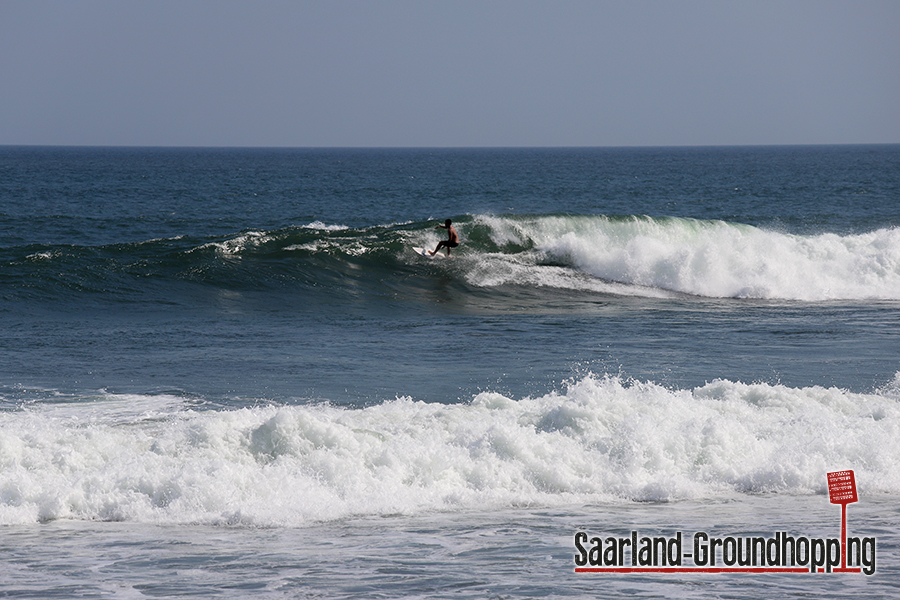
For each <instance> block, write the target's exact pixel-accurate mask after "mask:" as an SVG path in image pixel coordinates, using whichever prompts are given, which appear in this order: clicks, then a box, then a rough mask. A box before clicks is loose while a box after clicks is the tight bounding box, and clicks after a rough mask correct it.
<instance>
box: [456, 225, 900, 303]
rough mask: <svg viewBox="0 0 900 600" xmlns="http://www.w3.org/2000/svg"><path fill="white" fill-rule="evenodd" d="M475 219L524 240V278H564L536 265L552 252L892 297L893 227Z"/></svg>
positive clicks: (770, 288)
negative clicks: (808, 230)
mask: <svg viewBox="0 0 900 600" xmlns="http://www.w3.org/2000/svg"><path fill="white" fill-rule="evenodd" d="M476 223H477V224H479V225H484V226H486V227H488V229H489V232H490V236H491V239H492V241H493V242H494V243H495V244H496V245H497V246H499V247H501V248H502V247H504V246H506V245H508V244H515V245H520V246H531V247H532V248H533V250H530V251H528V252H522V253H520V257H521V259H522V260H525V261H528V262H529V263H530V267H529V268H530V269H531V270H532V271H533V272H534V274H533V275H532V277H531V278H530V279H538V280H541V281H543V282H545V285H550V286H563V287H568V285H567V282H562V281H561V280H560V279H559V278H558V277H557V276H556V275H555V274H554V273H552V272H548V269H547V268H546V267H545V266H542V263H546V262H552V261H557V262H561V263H564V264H567V265H571V266H572V268H573V269H575V270H577V271H579V272H581V273H585V274H589V275H591V276H594V277H598V278H600V279H602V280H607V281H614V282H619V283H621V284H629V285H633V286H642V287H644V288H646V289H659V290H671V291H676V292H682V293H687V294H694V295H699V296H707V297H726V298H732V297H747V298H765V299H795V300H814V301H815V300H832V299H891V300H896V299H900V229H898V228H890V229H879V230H877V231H872V232H868V233H864V234H858V235H837V234H831V233H823V234H820V235H807V236H804V235H793V234H788V233H782V232H777V231H770V230H765V229H760V228H757V227H752V226H749V225H739V224H734V223H726V222H722V221H698V220H692V219H676V218H668V219H652V218H649V217H634V218H632V219H609V218H606V217H599V216H598V217H584V216H580V217H556V216H546V217H535V218H532V219H523V218H515V219H513V218H504V217H492V216H482V217H477V218H476ZM494 275H495V277H493V278H484V277H481V278H479V277H478V276H475V277H473V281H472V283H474V284H476V285H495V284H496V283H497V281H499V280H501V279H502V280H503V281H504V282H508V283H512V282H513V280H512V278H504V277H503V274H502V268H501V269H500V270H498V272H497V273H494ZM516 276H517V277H519V278H521V274H516ZM568 281H569V282H572V281H575V279H574V278H569V280H568ZM576 287H577V286H576Z"/></svg>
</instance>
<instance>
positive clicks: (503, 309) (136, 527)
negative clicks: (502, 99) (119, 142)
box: [0, 145, 900, 599]
mask: <svg viewBox="0 0 900 600" xmlns="http://www.w3.org/2000/svg"><path fill="white" fill-rule="evenodd" d="M448 218H449V219H452V221H453V225H454V227H455V228H456V229H457V230H458V232H459V234H460V238H461V241H462V243H461V245H460V246H459V247H458V248H457V249H455V250H453V252H452V256H451V257H450V258H444V259H428V258H425V257H422V256H419V255H416V254H415V253H414V252H413V251H412V247H414V246H424V247H426V248H433V247H434V246H435V245H436V244H437V242H438V241H439V240H441V239H445V238H446V232H445V231H444V230H442V229H437V228H436V227H437V226H438V225H440V224H442V223H443V222H444V220H445V219H448ZM0 357H2V358H0V552H2V556H3V560H2V561H0V597H17V598H73V597H79V598H81V597H84V598H101V597H102V598H142V597H179V596H200V597H211V598H212V597H215V598H238V597H241V598H243V597H246V596H248V595H250V594H252V595H253V596H255V597H266V598H321V597H328V598H357V597H359V598H375V597H381V598H394V597H405V598H450V597H452V598H466V597H471V598H519V597H551V598H554V597H584V596H588V595H590V596H598V597H684V598H692V597H704V598H706V597H717V598H741V599H745V598H749V599H756V598H770V597H798V596H802V597H808V596H815V597H822V598H839V597H841V598H843V597H866V598H890V597H896V596H897V595H900V568H898V557H900V502H898V501H900V467H898V464H900V146H898V145H877V146H796V147H756V146H754V147H684V148H593V149H591V148H559V149H549V148H548V149H224V148H223V149H212V148H75V147H0ZM843 470H853V472H854V474H855V482H856V485H857V487H858V492H859V501H858V502H856V503H852V504H848V505H846V514H847V525H848V527H849V532H850V533H849V535H853V536H859V537H860V538H867V539H868V538H873V539H874V540H875V541H874V542H873V543H874V544H875V546H874V548H875V552H874V553H873V555H872V556H871V557H870V558H872V559H873V560H872V563H873V564H872V567H873V569H871V570H872V571H873V572H871V573H868V574H867V573H861V572H833V573H810V572H805V573H784V572H774V571H769V572H749V571H747V572H725V573H712V572H704V571H703V570H696V571H688V570H686V569H682V570H680V571H673V570H670V571H662V572H644V571H633V572H613V571H609V570H608V569H607V570H606V572H604V569H605V568H606V567H607V566H609V564H608V563H604V564H603V565H601V568H600V569H599V570H597V569H595V570H594V571H591V572H584V571H576V568H577V567H578V566H579V564H578V563H577V561H578V559H579V550H578V546H577V544H576V534H578V533H579V532H586V533H588V534H589V536H591V537H593V536H597V537H598V538H600V539H604V540H605V539H609V538H615V539H626V538H628V539H630V536H631V534H632V532H637V533H636V537H635V540H637V539H638V537H637V536H640V537H644V536H646V537H647V538H654V537H658V538H665V539H666V540H670V541H671V540H674V539H675V536H676V535H681V536H683V540H684V542H683V547H682V551H683V554H684V555H685V559H684V565H686V566H693V565H694V563H692V562H691V559H690V558H687V554H688V553H689V552H690V550H691V548H692V544H694V543H696V539H697V538H696V536H695V534H696V533H697V532H705V533H707V534H709V535H710V536H718V537H719V538H722V539H731V538H734V539H738V542H739V541H740V539H741V538H749V537H752V536H755V537H762V538H765V539H773V536H775V535H776V533H777V532H786V533H789V534H790V535H791V536H793V537H795V538H800V537H803V538H804V539H809V540H826V539H832V538H834V539H837V538H840V536H841V512H842V509H841V506H839V505H837V504H832V503H831V502H830V501H829V488H828V479H827V474H828V473H830V472H836V471H843ZM679 539H681V538H680V537H679ZM779 539H781V538H779ZM727 546H728V544H727V543H725V545H724V546H723V547H722V548H720V550H719V552H720V554H719V555H718V559H719V561H720V563H719V564H721V561H725V560H727V558H728V555H727V552H728V548H727ZM824 547H825V546H823V548H824ZM629 550H630V548H629ZM635 550H637V548H636V544H635ZM829 551H830V550H829ZM722 552H724V553H725V554H722ZM635 554H636V552H635ZM696 554H697V550H696V548H695V549H694V555H696ZM611 556H612V555H611V554H610V555H608V556H606V558H609V557H611ZM625 556H628V553H627V552H626V554H625ZM876 556H877V568H874V563H875V560H874V559H875V558H876ZM807 558H808V559H809V560H808V562H807V565H811V564H812V563H813V562H814V560H815V559H816V556H815V554H814V555H813V556H812V558H809V557H807ZM864 558H865V556H863V559H864ZM661 560H663V562H664V561H665V558H664V557H663V558H662V559H661ZM760 560H762V559H760ZM770 560H771V559H770ZM851 560H852V557H851ZM859 560H860V559H857V563H856V565H857V566H860V563H859ZM797 561H800V556H799V554H798V556H797ZM782 562H783V561H782ZM770 564H772V563H771V562H770ZM664 566H665V565H664ZM669 566H671V564H669ZM820 570H821V569H820ZM828 570H830V569H828Z"/></svg>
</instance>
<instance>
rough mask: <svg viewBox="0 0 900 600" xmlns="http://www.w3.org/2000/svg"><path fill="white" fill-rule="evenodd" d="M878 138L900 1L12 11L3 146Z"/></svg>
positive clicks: (33, 5)
mask: <svg viewBox="0 0 900 600" xmlns="http://www.w3.org/2000/svg"><path fill="white" fill-rule="evenodd" d="M885 142H887V143H900V1H897V0H884V1H868V0H852V1H849V0H847V1H841V2H834V1H829V0H809V1H806V0H797V1H781V2H772V1H767V0H745V1H741V2H731V1H727V0H713V1H690V0H678V1H675V0H673V1H643V0H621V1H616V2H606V1H584V2H579V1H567V0H552V1H545V2H535V1H528V0H515V1H503V0H495V1H489V0H481V1H468V0H446V1H428V0H416V1H401V0H383V1H376V0H366V1H352V0H327V1H324V0H323V1H321V2H318V1H317V2H312V1H310V2H303V1H290V2H288V1H266V0H256V1H236V0H214V1H212V0H211V1H193V0H179V1H175V0H171V1H167V0H152V1H151V0H148V1H137V0H134V1H130V0H110V1H100V0H70V1H47V0H0V144H88V145H95V144H103V145H175V146H183V145H191V146H223V145H225V146H621V145H626V146H630V145H694V144H822V143H825V144H827V143H885Z"/></svg>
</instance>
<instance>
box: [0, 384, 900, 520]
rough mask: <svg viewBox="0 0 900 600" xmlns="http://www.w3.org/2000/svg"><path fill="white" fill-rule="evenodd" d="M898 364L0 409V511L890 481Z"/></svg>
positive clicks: (108, 511)
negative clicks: (319, 401) (810, 376)
mask: <svg viewBox="0 0 900 600" xmlns="http://www.w3.org/2000/svg"><path fill="white" fill-rule="evenodd" d="M898 390H900V375H898V377H897V378H896V379H895V381H894V383H893V384H892V385H891V386H888V387H887V388H885V390H883V391H881V392H879V393H874V394H856V393H849V392H846V391H843V390H839V389H826V388H820V387H809V388H801V389H796V388H788V387H784V386H778V385H767V384H753V385H750V384H743V383H736V382H729V381H715V382H712V383H709V384H708V385H705V386H703V387H700V388H696V389H691V390H669V389H666V388H663V387H661V386H658V385H655V384H652V383H639V382H624V381H622V380H620V379H618V378H615V377H585V378H583V379H581V380H580V381H577V382H574V383H572V384H571V385H570V386H568V387H567V389H565V391H561V392H559V393H553V394H549V395H546V396H543V397H540V398H524V399H519V400H514V399H511V398H508V397H505V396H502V395H500V394H495V393H488V392H485V393H482V394H479V395H478V396H476V397H475V398H473V400H472V401H471V402H470V403H468V404H455V405H442V404H426V403H422V402H415V401H413V400H411V399H408V398H404V399H397V400H395V401H391V402H386V403H384V404H380V405H377V406H372V407H369V408H365V409H345V408H337V407H333V406H285V407H265V408H246V409H242V410H232V411H221V412H213V411H210V412H192V411H190V410H185V409H183V408H180V409H179V408H177V407H175V406H172V405H170V406H169V408H167V409H166V411H165V412H164V413H155V418H149V417H148V412H147V411H146V410H143V411H136V412H134V413H133V415H132V416H131V417H130V418H128V419H125V418H124V417H125V415H124V413H123V412H122V410H121V407H116V408H115V410H114V413H115V415H116V417H115V418H114V419H112V418H110V419H107V418H91V419H86V418H84V417H83V416H82V415H80V414H79V413H77V411H75V410H74V409H73V408H68V409H66V411H52V410H51V411H47V410H43V409H40V408H39V407H31V408H28V409H25V410H20V411H17V412H5V413H2V414H0V523H17V522H33V521H37V520H47V519H59V518H64V519H85V520H92V519H101V520H128V521H139V522H167V523H172V522H174V523H179V522H184V523H187V522H190V523H236V524H253V525H277V524H288V525H291V524H292V525H299V524H303V523H308V522H311V521H320V520H327V519H335V518H343V517H347V516H351V515H377V514H397V513H419V512H428V511H446V510H459V509H462V510H468V509H479V510H484V509H487V510H493V509H497V508H505V507H512V506H523V505H559V504H570V503H573V502H598V501H617V500H618V501H633V500H651V501H664V500H675V499H687V498H693V499H703V498H713V497H730V496H734V495H735V494H744V493H751V494H756V493H766V492H774V493H783V494H809V493H824V491H825V487H826V480H825V473H827V472H829V471H833V470H839V469H854V470H855V471H856V476H857V482H858V485H859V488H860V492H861V494H863V495H865V494H873V493H879V492H888V493H894V494H896V493H900V472H898V470H897V468H896V465H897V464H898V462H900V406H898V401H900V394H898Z"/></svg>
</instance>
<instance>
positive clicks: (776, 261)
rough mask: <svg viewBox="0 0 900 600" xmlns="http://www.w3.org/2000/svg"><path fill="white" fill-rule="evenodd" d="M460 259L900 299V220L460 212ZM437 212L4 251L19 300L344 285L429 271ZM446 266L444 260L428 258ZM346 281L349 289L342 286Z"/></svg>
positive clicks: (578, 281) (690, 290) (615, 287)
mask: <svg viewBox="0 0 900 600" xmlns="http://www.w3.org/2000/svg"><path fill="white" fill-rule="evenodd" d="M457 221H458V227H459V230H460V233H461V235H462V237H463V242H464V243H463V246H462V247H461V248H460V249H459V251H458V252H457V253H456V254H457V257H458V258H459V259H460V260H457V261H455V262H454V263H452V264H450V263H448V264H446V265H442V266H441V267H440V268H441V269H442V270H443V271H444V273H446V274H448V275H449V276H451V277H455V278H457V279H458V281H459V282H461V283H464V284H466V285H471V286H475V287H497V286H507V285H517V286H522V285H524V286H529V287H547V288H562V289H575V290H584V291H596V292H599V293H608V294H624V295H646V296H667V295H671V294H687V295H693V296H699V297H709V298H759V299H775V300H806V301H821V300H875V299H877V300H897V299H900V229H897V228H886V229H878V230H874V231H870V232H866V233H860V234H853V235H838V234H833V233H821V234H818V235H797V234H791V233H786V232H781V231H774V230H768V229H762V228H758V227H754V226H750V225H742V224H737V223H728V222H724V221H701V220H693V219H683V218H674V217H673V218H651V217H641V216H625V217H607V216H587V215H533V216H532V215H506V216H492V215H476V216H465V217H462V218H459V219H457ZM433 226H434V223H433V222H418V223H404V224H389V225H382V226H374V227H369V228H362V229H351V228H348V227H344V226H341V225H339V224H324V223H318V222H316V223H310V224H307V225H303V226H299V227H292V228H287V229H280V230H271V231H264V230H261V231H253V230H248V231H244V232H240V233H237V234H234V235H231V236H224V237H219V238H208V239H202V238H191V237H188V236H184V237H178V238H171V239H159V240H147V241H141V242H135V243H126V244H114V245H109V246H103V247H86V246H77V245H71V246H42V245H36V244H32V245H29V246H22V247H13V248H5V249H3V250H2V251H0V261H2V267H3V268H2V269H0V282H2V283H3V284H4V291H3V293H4V294H5V295H6V296H7V297H14V296H25V297H29V298H30V297H41V296H45V297H56V296H67V295H68V294H70V293H72V292H78V293H100V294H108V295H111V296H116V295H121V294H124V295H131V294H140V293H141V292H142V289H143V288H144V287H145V286H152V285H159V284H166V283H198V284H202V285H212V286H220V287H226V288H237V289H259V288H263V289H272V288H279V289H291V290H300V291H302V290H303V289H309V288H311V287H318V288H322V287H323V286H325V287H329V288H332V289H334V290H335V291H336V292H337V293H340V292H341V288H342V287H344V286H346V285H347V282H348V281H352V282H353V286H354V287H358V285H359V284H360V283H363V284H366V285H369V286H371V287H372V288H378V286H379V285H380V284H381V282H382V281H384V280H387V279H390V278H392V277H396V276H397V275H400V276H404V275H408V274H410V273H414V272H416V270H419V271H420V270H421V269H420V267H421V266H422V265H423V263H422V262H421V259H417V257H415V256H414V255H413V254H412V253H411V252H410V247H411V246H413V245H419V246H423V245H424V246H427V247H432V246H434V245H435V244H436V243H437V241H438V240H439V239H441V236H440V232H439V231H436V230H434V229H433ZM431 266H435V265H430V266H429V267H431ZM344 291H346V290H344Z"/></svg>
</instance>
